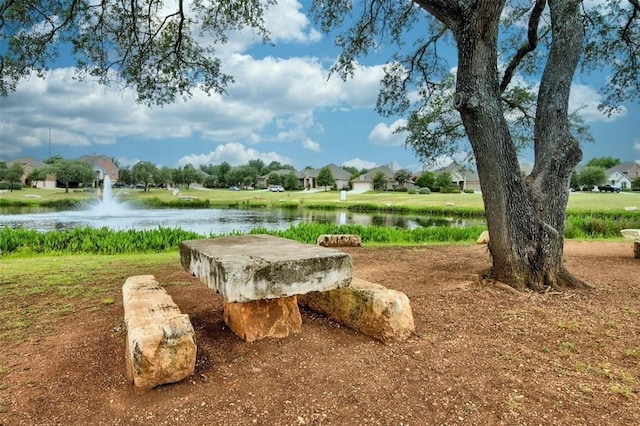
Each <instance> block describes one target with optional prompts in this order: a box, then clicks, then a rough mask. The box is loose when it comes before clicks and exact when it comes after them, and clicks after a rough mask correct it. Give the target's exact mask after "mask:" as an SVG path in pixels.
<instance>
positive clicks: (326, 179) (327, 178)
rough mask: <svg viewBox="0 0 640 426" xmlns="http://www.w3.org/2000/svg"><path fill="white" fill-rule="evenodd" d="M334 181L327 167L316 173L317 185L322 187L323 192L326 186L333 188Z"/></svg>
mask: <svg viewBox="0 0 640 426" xmlns="http://www.w3.org/2000/svg"><path fill="white" fill-rule="evenodd" d="M334 182H335V179H334V178H333V173H331V169H330V168H329V167H323V168H321V169H320V171H319V172H318V178H317V181H316V183H317V185H318V186H324V189H325V191H326V190H327V186H328V187H331V186H333V184H334Z"/></svg>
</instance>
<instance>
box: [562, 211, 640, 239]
mask: <svg viewBox="0 0 640 426" xmlns="http://www.w3.org/2000/svg"><path fill="white" fill-rule="evenodd" d="M625 213H627V212H625ZM622 229H640V215H639V214H638V213H635V214H633V215H626V214H618V215H613V214H593V215H591V214H585V215H575V214H572V215H568V216H567V218H566V220H565V233H564V236H565V238H569V239H571V238H617V237H620V230H622Z"/></svg>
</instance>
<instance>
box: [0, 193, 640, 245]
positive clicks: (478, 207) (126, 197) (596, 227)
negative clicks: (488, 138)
mask: <svg viewBox="0 0 640 426" xmlns="http://www.w3.org/2000/svg"><path fill="white" fill-rule="evenodd" d="M16 192H20V191H16ZM25 192H26V194H25V193H23V194H16V193H15V192H14V193H11V196H9V195H8V194H9V193H3V194H0V208H2V209H5V210H8V209H12V208H38V207H40V208H51V209H73V208H79V207H81V206H83V205H87V204H91V203H92V202H95V200H96V196H95V194H91V193H86V192H84V191H82V192H80V191H78V192H71V193H68V194H64V193H62V194H61V193H60V191H53V190H49V192H47V190H40V191H38V190H27V191H25ZM131 192H133V194H131V193H123V194H120V195H119V199H121V200H122V201H123V202H127V203H128V204H130V205H131V206H133V207H134V208H135V206H138V207H143V208H240V209H242V208H246V209H263V208H274V209H303V208H304V209H307V208H308V209H317V210H346V211H351V212H380V213H397V214H416V215H425V216H429V215H431V216H451V217H460V218H465V217H466V218H469V217H473V218H481V217H484V210H483V207H482V198H481V195H480V194H428V195H419V194H413V195H409V194H407V193H394V192H383V193H380V192H375V193H365V194H357V195H353V196H349V198H350V199H349V201H346V200H340V193H339V192H337V191H326V192H324V191H323V192H316V193H307V192H306V191H300V192H296V191H293V192H289V193H286V194H271V193H268V192H264V191H238V192H239V193H240V194H238V192H230V191H225V190H214V191H202V190H200V191H198V190H193V189H191V190H187V191H184V192H186V193H187V194H188V195H185V196H183V197H182V198H180V197H176V196H171V193H170V192H169V191H166V190H160V189H157V190H154V191H152V192H151V193H143V192H139V191H131ZM41 194H42V195H41ZM574 197H575V198H578V200H577V201H576V202H575V203H573V205H572V203H571V200H570V207H569V209H568V210H567V214H566V229H565V238H567V239H619V238H621V236H620V230H621V229H626V228H640V212H638V211H637V210H635V211H634V210H625V207H623V205H624V204H630V205H637V204H640V194H629V196H622V197H624V198H623V199H620V198H619V197H621V196H620V195H619V194H615V195H614V194H586V193H585V194H578V195H575V196H572V197H571V198H574ZM614 197H618V198H614ZM484 229H486V228H485V227H484V226H470V227H466V228H455V227H429V228H417V229H398V228H387V227H377V226H361V225H339V226H338V225H332V224H320V223H311V224H310V223H301V224H297V225H294V226H292V227H290V228H289V229H287V230H284V231H275V230H267V229H265V228H260V227H258V228H255V229H253V230H251V231H250V232H249V233H252V234H256V233H266V234H271V235H276V236H281V237H284V238H289V239H293V240H297V241H301V242H305V243H311V244H313V243H315V240H316V238H317V236H318V235H321V234H357V235H359V236H360V238H361V239H362V242H363V244H364V245H389V244H393V245H411V244H442V243H449V244H451V243H472V242H475V241H476V239H477V238H478V236H479V235H480V233H481V232H482V231H483V230H484ZM234 234H241V233H240V232H232V233H228V234H217V235H214V234H211V235H199V234H197V233H194V232H188V231H184V230H181V229H173V228H162V227H159V228H157V229H154V230H126V231H113V230H109V229H107V228H100V229H96V228H76V229H74V230H70V231H49V232H45V233H41V232H38V231H33V230H26V229H20V228H18V229H10V228H7V227H5V228H0V250H1V255H2V256H7V255H12V256H14V255H15V256H29V255H34V254H67V253H75V254H77V253H87V254H117V253H150V252H166V251H170V250H175V249H177V245H178V243H179V242H180V241H183V240H187V239H195V238H214V237H216V236H224V235H234Z"/></svg>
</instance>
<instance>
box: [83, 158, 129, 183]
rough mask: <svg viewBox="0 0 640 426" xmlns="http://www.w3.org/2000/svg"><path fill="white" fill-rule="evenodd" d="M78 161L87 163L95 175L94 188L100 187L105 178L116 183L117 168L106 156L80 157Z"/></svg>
mask: <svg viewBox="0 0 640 426" xmlns="http://www.w3.org/2000/svg"><path fill="white" fill-rule="evenodd" d="M78 161H83V162H85V163H88V164H89V165H90V166H91V168H93V171H94V173H95V179H94V182H93V184H94V186H96V187H97V186H100V183H101V182H102V181H103V180H104V178H105V176H109V179H110V180H111V183H115V182H117V181H118V177H119V176H118V166H116V165H115V164H114V163H113V161H111V159H110V158H109V157H107V156H106V155H82V156H80V157H78Z"/></svg>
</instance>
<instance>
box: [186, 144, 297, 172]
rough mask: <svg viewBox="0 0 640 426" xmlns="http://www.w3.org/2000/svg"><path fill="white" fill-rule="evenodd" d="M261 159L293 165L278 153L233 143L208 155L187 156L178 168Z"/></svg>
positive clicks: (236, 164)
mask: <svg viewBox="0 0 640 426" xmlns="http://www.w3.org/2000/svg"><path fill="white" fill-rule="evenodd" d="M256 159H260V160H262V161H264V162H265V164H269V163H271V162H272V161H278V162H280V163H282V164H291V163H292V161H291V160H290V159H289V158H287V157H285V156H283V155H280V154H278V153H276V152H273V151H271V152H260V151H258V150H256V149H254V148H247V147H246V146H244V145H243V144H241V143H237V142H232V143H227V144H224V145H218V146H217V147H216V149H215V150H214V151H211V152H209V153H208V154H191V155H185V156H184V157H182V158H180V159H179V160H178V166H184V165H185V164H192V165H193V166H195V167H198V166H200V165H202V164H220V163H222V162H223V161H226V162H227V163H229V164H230V165H232V166H239V165H242V164H247V163H248V162H249V160H256Z"/></svg>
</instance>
